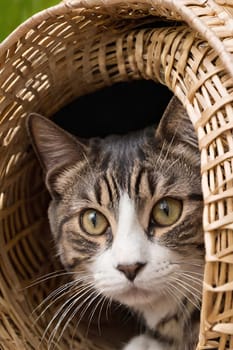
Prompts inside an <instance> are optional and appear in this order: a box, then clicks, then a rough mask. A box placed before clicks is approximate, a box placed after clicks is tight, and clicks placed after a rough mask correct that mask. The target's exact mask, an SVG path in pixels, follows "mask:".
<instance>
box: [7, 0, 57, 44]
mask: <svg viewBox="0 0 233 350" xmlns="http://www.w3.org/2000/svg"><path fill="white" fill-rule="evenodd" d="M59 2H60V1H59V0H0V41H2V40H3V39H5V38H6V37H7V36H8V35H9V34H10V33H11V32H12V31H13V30H14V29H15V28H16V27H18V25H19V24H20V23H22V22H24V21H25V20H26V19H27V18H29V17H31V16H32V15H33V14H35V13H37V12H38V11H41V10H43V9H46V8H48V7H50V6H53V5H56V4H58V3H59Z"/></svg>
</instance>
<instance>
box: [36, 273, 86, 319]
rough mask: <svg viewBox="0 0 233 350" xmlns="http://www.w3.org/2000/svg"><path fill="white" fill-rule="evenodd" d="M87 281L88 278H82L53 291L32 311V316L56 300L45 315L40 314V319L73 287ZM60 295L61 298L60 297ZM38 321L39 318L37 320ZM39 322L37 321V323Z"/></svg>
mask: <svg viewBox="0 0 233 350" xmlns="http://www.w3.org/2000/svg"><path fill="white" fill-rule="evenodd" d="M85 280H88V278H87V276H86V278H84V277H80V278H78V279H75V280H72V281H70V282H67V283H65V284H63V285H61V286H59V287H58V288H56V289H55V290H53V291H52V292H51V293H50V294H49V295H48V296H47V297H46V298H45V299H44V300H43V301H42V302H41V303H40V304H39V305H38V306H37V307H36V308H35V309H34V310H33V311H32V315H33V314H34V313H35V312H37V310H38V309H40V308H41V307H42V306H43V305H44V304H45V303H47V302H48V301H49V300H50V299H52V298H55V299H54V301H53V302H52V303H50V304H49V305H48V306H47V307H46V309H44V311H43V313H42V314H40V316H39V318H40V317H41V316H42V315H43V314H44V313H45V312H46V311H47V309H48V308H49V307H50V306H52V305H53V304H54V303H55V302H56V301H57V300H58V299H59V298H60V297H62V296H63V295H66V294H67V293H68V292H69V291H70V288H71V287H72V286H77V284H78V282H82V283H83V282H84V281H85ZM67 289H68V291H67V292H66V293H65V294H62V293H63V292H64V291H65V290H67ZM59 295H60V296H59ZM37 320H38V318H37ZM36 322H37V321H36Z"/></svg>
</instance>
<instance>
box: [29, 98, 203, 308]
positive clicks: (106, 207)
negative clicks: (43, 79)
mask: <svg viewBox="0 0 233 350" xmlns="http://www.w3.org/2000/svg"><path fill="white" fill-rule="evenodd" d="M29 131H30V135H31V136H32V139H33V144H34V146H35V150H36V153H37V154H38V157H39V159H40V161H41V163H42V166H43V167H44V170H45V174H46V184H47V187H48V189H49V191H50V193H51V196H52V201H51V204H50V207H49V219H50V225H51V230H52V232H53V235H54V238H55V241H56V245H57V250H58V253H59V256H60V258H61V261H62V263H63V265H64V266H65V268H66V269H68V270H72V271H77V272H78V271H80V273H81V274H82V275H83V276H85V275H86V276H89V279H90V280H91V281H92V284H93V286H94V288H95V289H97V291H98V292H100V293H101V294H103V295H105V296H107V297H109V298H112V299H114V300H117V301H120V302H121V303H124V304H127V305H129V306H135V305H137V307H140V305H142V306H143V307H145V305H149V304H152V303H154V302H155V301H158V300H160V299H161V298H162V297H164V295H166V296H167V298H168V299H169V298H170V291H171V287H172V286H173V288H174V286H175V288H176V293H177V297H178V298H179V293H180V294H181V296H180V297H182V295H183V294H184V293H183V294H182V293H181V292H180V290H179V284H180V280H181V279H183V282H184V283H185V284H184V285H185V286H186V287H185V288H193V289H194V288H196V285H195V283H196V282H195V278H196V276H197V274H199V273H201V271H202V267H203V233H202V195H201V185H200V174H199V152H198V149H197V141H196V138H195V135H194V131H193V129H192V125H191V122H190V121H189V118H188V117H187V115H186V113H185V111H184V109H183V107H182V106H181V105H180V103H179V102H178V101H177V100H176V99H173V101H172V102H171V103H170V105H169V107H168V109H167V111H166V112H165V114H164V116H163V118H162V120H161V122H160V124H159V126H158V128H157V129H156V131H155V130H154V128H152V127H151V128H148V129H145V130H143V131H140V132H136V133H132V134H129V135H127V136H111V137H107V138H105V139H91V140H89V141H87V140H86V141H85V142H81V141H80V140H77V139H76V138H74V137H73V136H71V135H69V134H67V133H66V132H64V131H63V130H61V129H60V128H58V127H57V126H55V125H54V124H53V123H52V122H50V121H48V120H46V119H45V118H43V117H40V116H37V115H32V116H31V118H30V119H29ZM188 275H189V276H190V275H193V276H194V278H193V280H191V279H190V278H189V279H188V277H187V276H188ZM199 289H200V287H199Z"/></svg>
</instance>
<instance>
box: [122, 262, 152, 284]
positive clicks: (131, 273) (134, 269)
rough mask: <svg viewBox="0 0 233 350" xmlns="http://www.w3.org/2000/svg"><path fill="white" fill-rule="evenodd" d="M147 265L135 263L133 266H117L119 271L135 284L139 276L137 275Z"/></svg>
mask: <svg viewBox="0 0 233 350" xmlns="http://www.w3.org/2000/svg"><path fill="white" fill-rule="evenodd" d="M145 265H146V263H141V262H138V263H135V264H131V265H123V264H119V265H118V266H117V269H118V270H119V271H121V272H123V273H124V274H125V276H126V277H127V278H128V280H130V281H131V282H133V280H134V279H135V277H136V276H137V274H138V273H139V271H140V270H141V269H142V268H143V267H144V266H145Z"/></svg>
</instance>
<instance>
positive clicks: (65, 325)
mask: <svg viewBox="0 0 233 350" xmlns="http://www.w3.org/2000/svg"><path fill="white" fill-rule="evenodd" d="M91 291H92V292H91ZM89 292H91V294H88V296H87V298H86V299H85V300H84V301H82V302H81V303H80V304H79V305H78V307H75V306H76V305H77V303H78V302H79V301H80V299H81V298H82V297H84V296H85V295H86V294H87V293H89ZM94 293H95V291H94V292H93V289H92V287H91V288H89V289H88V290H86V291H85V293H83V294H81V295H80V291H78V293H76V294H75V295H73V296H72V298H71V300H72V299H74V300H73V301H72V302H71V303H70V305H68V307H67V308H66V309H65V310H64V312H62V314H61V316H60V318H59V320H58V322H57V324H56V326H55V327H54V330H53V332H52V333H51V336H52V337H51V340H52V341H53V339H55V336H56V333H57V332H58V329H59V327H60V326H61V324H62V322H63V321H64V319H65V318H66V316H67V315H68V314H69V313H70V312H71V310H72V309H73V307H75V309H74V311H73V312H72V313H71V315H70V316H69V317H68V319H67V320H66V321H65V324H64V326H63V328H62V330H61V332H60V335H59V337H58V339H57V342H58V343H59V341H60V340H61V338H62V336H63V334H64V332H65V330H66V328H67V326H68V325H69V324H70V323H71V321H72V319H73V318H74V317H75V315H76V313H77V312H78V310H79V309H80V308H81V307H82V306H83V305H84V304H85V302H86V301H87V300H88V299H89V298H90V297H91V296H92V295H93V294H94ZM71 300H70V301H71Z"/></svg>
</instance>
